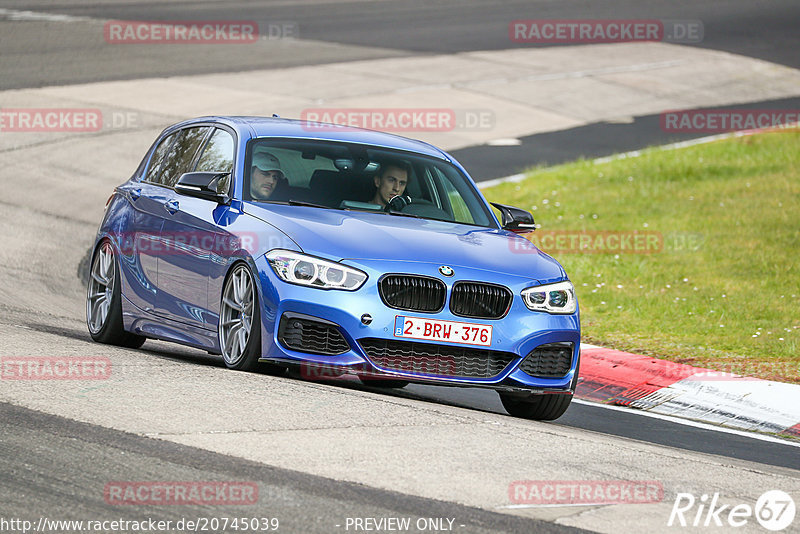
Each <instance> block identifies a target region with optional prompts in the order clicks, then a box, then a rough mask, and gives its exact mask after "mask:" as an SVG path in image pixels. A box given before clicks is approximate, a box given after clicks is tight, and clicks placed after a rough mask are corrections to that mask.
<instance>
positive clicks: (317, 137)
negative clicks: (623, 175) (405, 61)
mask: <svg viewBox="0 0 800 534" xmlns="http://www.w3.org/2000/svg"><path fill="white" fill-rule="evenodd" d="M494 207H495V209H496V210H497V212H498V213H499V215H500V220H499V221H498V217H497V216H495V213H494V212H493V211H492V208H491V206H490V205H489V204H488V203H487V202H486V200H485V199H484V198H483V196H482V195H481V193H480V192H479V190H478V189H477V188H476V186H475V184H474V183H473V181H472V180H471V179H470V178H469V176H468V175H467V173H466V171H465V170H464V169H463V168H462V167H461V166H460V165H459V164H458V163H457V162H456V161H455V160H454V159H453V158H452V157H450V156H449V155H448V154H446V153H445V152H443V151H441V150H439V149H437V148H435V147H433V146H431V145H429V144H426V143H423V142H420V141H415V140H411V139H407V138H403V137H398V136H395V135H390V134H385V133H379V132H374V131H368V130H361V129H355V128H345V127H339V126H335V125H329V124H321V123H312V122H305V121H295V120H286V119H280V118H260V117H203V118H198V119H193V120H189V121H186V122H182V123H179V124H176V125H174V126H171V127H169V128H167V129H166V130H165V131H164V132H163V133H162V134H161V135H160V136H159V137H158V139H156V141H155V143H154V144H153V146H152V147H151V148H150V150H149V151H148V152H147V155H146V156H145V157H144V159H143V160H142V162H141V164H140V165H139V168H138V169H137V170H136V172H135V173H134V174H133V176H132V177H131V178H130V179H129V180H128V181H127V182H125V183H124V184H122V185H120V186H119V187H117V188H116V189H115V191H114V194H113V195H112V197H111V198H110V199H109V202H108V203H107V205H106V211H105V216H104V218H103V221H102V223H101V225H100V229H99V232H98V234H97V239H96V243H95V246H94V249H93V254H92V260H91V270H90V279H89V289H88V295H87V302H86V312H87V313H86V315H87V324H88V328H89V332H90V334H91V336H92V338H93V339H94V340H95V341H98V342H102V343H112V344H117V345H123V346H128V347H138V346H140V345H141V344H142V343H143V342H144V340H145V339H146V338H153V339H161V340H168V341H174V342H177V343H181V344H184V345H190V346H193V347H197V348H201V349H204V350H206V351H208V352H210V353H213V354H220V355H222V358H223V359H224V361H225V364H226V365H227V366H228V367H229V368H232V369H241V370H255V369H257V368H261V369H265V370H266V371H268V372H275V373H283V372H285V371H286V370H287V369H289V370H290V371H293V372H295V373H296V372H298V371H299V372H300V375H301V376H303V377H305V378H308V379H328V378H331V377H333V376H340V375H343V374H352V375H356V376H358V377H359V379H360V380H361V381H362V382H364V383H365V384H369V385H373V386H378V387H403V386H404V385H406V384H408V383H409V382H415V383H426V384H438V385H443V386H469V387H486V388H491V389H494V390H496V391H497V392H498V393H499V395H500V398H501V400H502V402H503V405H504V407H505V408H506V410H507V411H508V412H509V413H510V414H512V415H514V416H519V417H526V418H531V419H541V420H552V419H556V418H558V417H559V416H561V415H562V414H563V413H564V411H565V410H566V409H567V407H568V406H569V403H570V401H571V399H572V395H573V393H574V390H575V386H576V383H577V376H578V362H579V357H580V320H579V313H578V305H577V301H576V298H575V292H574V288H573V286H572V284H571V283H570V282H569V279H568V277H567V275H566V273H565V272H564V270H563V268H562V267H561V266H560V265H559V264H558V262H556V261H555V260H554V259H553V258H551V257H550V256H548V255H547V254H544V253H543V252H541V251H539V250H538V249H537V248H536V247H534V246H533V245H532V244H531V243H530V242H529V241H528V240H526V239H525V238H523V237H521V236H520V235H518V234H520V233H524V232H528V231H531V230H532V229H533V218H532V217H531V215H530V214H529V213H527V212H525V211H523V210H520V209H517V208H513V207H510V206H504V205H499V204H495V205H494Z"/></svg>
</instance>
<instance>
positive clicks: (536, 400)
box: [500, 393, 572, 421]
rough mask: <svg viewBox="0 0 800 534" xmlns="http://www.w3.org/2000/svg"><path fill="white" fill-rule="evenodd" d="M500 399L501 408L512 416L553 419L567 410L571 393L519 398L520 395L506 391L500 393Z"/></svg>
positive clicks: (543, 419)
mask: <svg viewBox="0 0 800 534" xmlns="http://www.w3.org/2000/svg"><path fill="white" fill-rule="evenodd" d="M500 401H501V402H502V403H503V408H505V409H506V411H507V412H508V413H509V414H510V415H513V416H514V417H521V418H523V419H534V420H536V421H554V420H555V419H558V418H559V417H561V416H562V415H564V412H566V411H567V408H569V404H570V402H572V395H570V394H569V393H551V394H546V395H534V396H532V397H529V398H526V399H520V397H515V396H513V395H509V394H507V393H500Z"/></svg>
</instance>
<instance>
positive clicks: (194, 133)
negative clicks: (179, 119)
mask: <svg viewBox="0 0 800 534" xmlns="http://www.w3.org/2000/svg"><path fill="white" fill-rule="evenodd" d="M208 130H209V127H208V126H200V127H197V128H186V129H185V130H181V131H180V132H178V133H177V135H178V138H177V139H176V140H175V142H174V143H173V144H172V146H171V147H170V149H169V152H168V153H167V156H166V157H165V158H164V164H163V165H162V168H161V172H160V174H161V180H160V181H159V182H158V183H161V184H164V185H166V186H167V187H173V186H174V185H175V183H176V182H177V181H178V178H180V177H181V174H183V173H185V172H189V166H190V165H191V164H192V160H193V159H194V155H195V154H196V153H197V149H198V148H200V144H201V143H202V142H203V139H205V136H206V134H207V133H208Z"/></svg>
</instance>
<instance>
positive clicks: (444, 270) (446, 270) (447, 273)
mask: <svg viewBox="0 0 800 534" xmlns="http://www.w3.org/2000/svg"><path fill="white" fill-rule="evenodd" d="M439 272H440V273H442V275H443V276H453V274H454V273H455V271H453V268H452V267H448V266H447V265H442V266H441V267H439Z"/></svg>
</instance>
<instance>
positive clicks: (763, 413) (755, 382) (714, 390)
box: [575, 343, 800, 437]
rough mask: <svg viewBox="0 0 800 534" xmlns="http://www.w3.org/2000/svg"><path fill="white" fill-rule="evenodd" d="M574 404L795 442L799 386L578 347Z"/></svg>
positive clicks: (799, 426)
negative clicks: (784, 437) (783, 437)
mask: <svg viewBox="0 0 800 534" xmlns="http://www.w3.org/2000/svg"><path fill="white" fill-rule="evenodd" d="M579 376H580V378H579V382H578V389H577V391H576V393H575V396H576V397H577V398H579V399H584V400H589V401H593V402H601V403H605V404H613V405H618V406H627V407H630V408H635V409H639V410H645V411H648V412H652V413H657V414H661V415H668V416H675V417H681V418H686V419H692V420H695V421H703V422H706V423H710V424H714V425H720V426H723V427H728V428H736V429H742V430H750V431H758V432H768V433H773V434H783V435H788V436H794V437H800V385H796V384H785V383H783V382H773V381H770V380H760V379H757V378H750V377H746V376H739V375H735V374H731V373H723V372H719V371H714V370H711V369H703V368H700V367H692V366H691V365H684V364H680V363H674V362H670V361H667V360H659V359H656V358H651V357H649V356H641V355H638V354H631V353H628V352H622V351H618V350H613V349H605V348H602V347H596V346H593V345H587V344H584V343H582V344H581V364H580V375H579Z"/></svg>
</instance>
